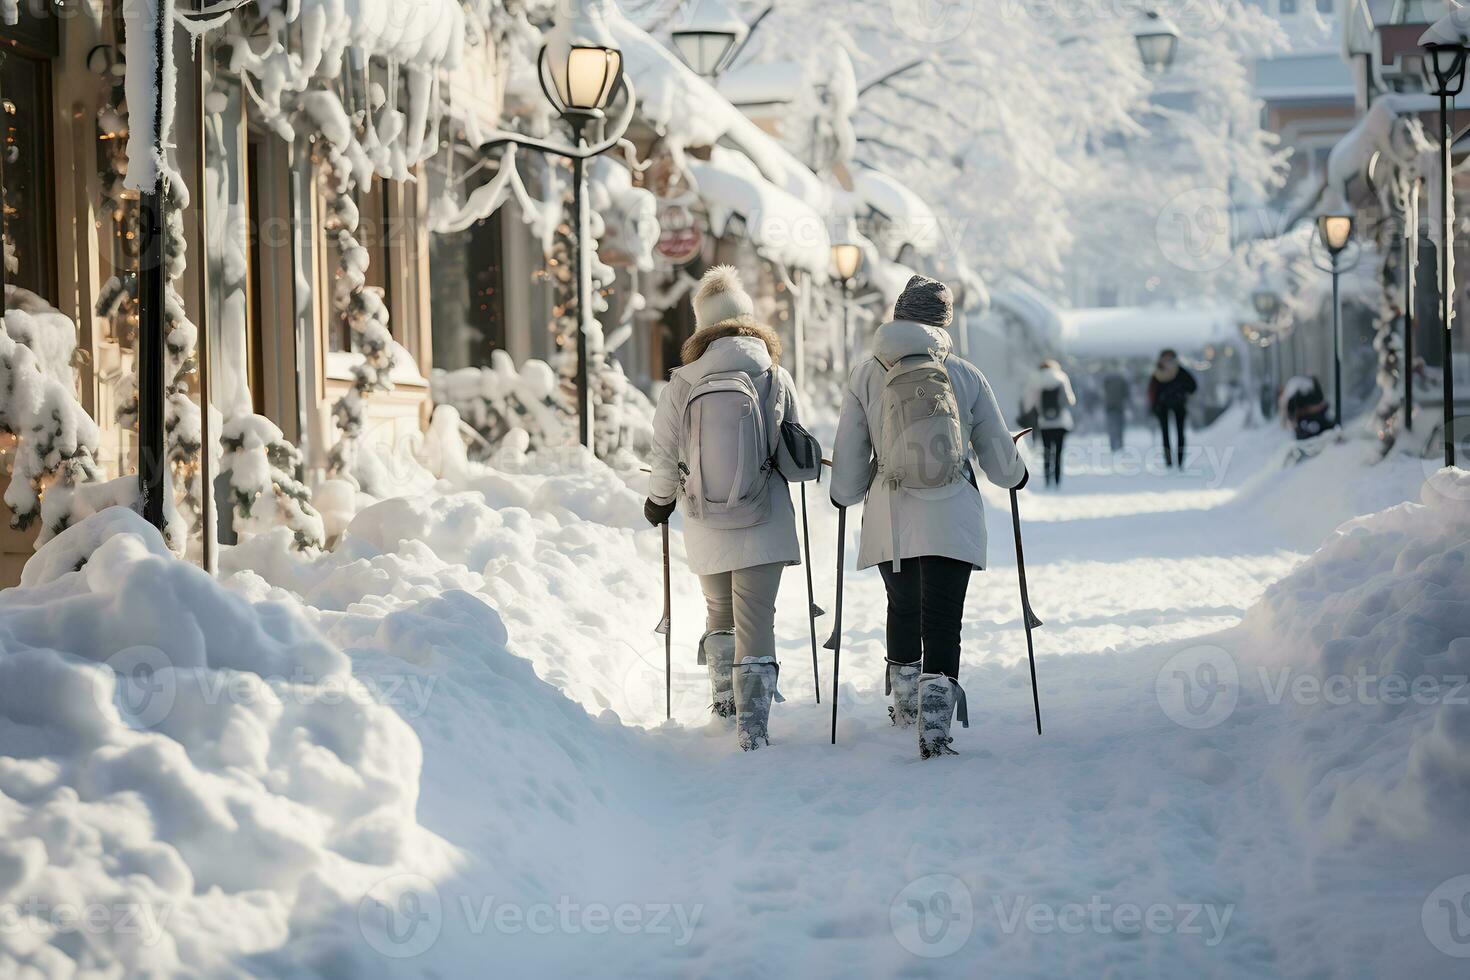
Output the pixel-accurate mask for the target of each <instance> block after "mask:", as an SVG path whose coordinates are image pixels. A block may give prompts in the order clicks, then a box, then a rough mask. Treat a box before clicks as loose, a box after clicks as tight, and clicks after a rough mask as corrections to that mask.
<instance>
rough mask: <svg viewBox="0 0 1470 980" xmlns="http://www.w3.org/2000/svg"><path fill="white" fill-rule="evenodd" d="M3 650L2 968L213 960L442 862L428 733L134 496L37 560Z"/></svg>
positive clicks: (201, 968) (293, 613)
mask: <svg viewBox="0 0 1470 980" xmlns="http://www.w3.org/2000/svg"><path fill="white" fill-rule="evenodd" d="M486 612H487V613H488V610H486ZM490 615H491V616H493V613H490ZM0 648H3V651H4V655H3V656H0V744H3V746H4V755H3V756H0V903H3V905H0V907H5V908H7V909H8V910H13V911H11V915H10V916H9V919H10V920H9V921H7V922H5V923H4V926H5V928H0V975H4V976H15V975H19V974H23V973H24V972H25V971H26V969H28V968H29V969H35V970H37V971H39V973H40V974H41V975H44V976H66V975H71V974H72V973H73V972H74V971H75V972H79V973H81V974H82V975H88V974H89V973H91V972H93V971H96V972H98V973H106V975H109V976H116V975H138V974H141V973H144V972H154V971H156V972H160V973H170V972H194V971H198V972H205V973H207V972H211V971H215V970H220V969H222V968H224V965H225V964H224V962H223V960H224V958H225V957H227V956H230V955H240V954H249V953H252V952H254V951H257V950H268V949H273V948H276V947H279V946H281V945H283V944H284V943H285V942H286V941H287V940H288V938H289V937H290V936H291V935H292V933H293V932H295V931H298V930H303V929H308V928H309V927H310V924H311V923H312V922H313V921H314V920H316V919H317V918H318V915H319V913H320V911H321V910H323V909H329V908H336V907H338V906H340V905H341V903H342V901H343V897H344V896H350V895H352V894H353V892H354V890H355V891H356V893H357V894H358V895H361V894H362V892H363V891H364V889H365V888H366V887H367V883H370V882H373V881H376V880H379V879H381V878H382V877H383V876H384V874H385V873H387V872H389V871H391V870H393V869H396V868H398V867H400V866H403V865H405V864H407V863H408V862H409V861H410V859H411V861H412V864H413V866H414V867H415V868H417V869H419V870H424V869H435V868H446V867H449V866H451V865H452V863H453V854H452V849H450V848H449V847H447V846H446V845H445V844H444V843H443V842H442V841H440V840H438V839H437V838H436V837H434V836H433V835H432V834H429V833H427V832H426V831H424V830H423V829H422V828H420V827H419V826H418V824H417V823H416V821H415V817H414V809H415V805H416V802H417V796H418V787H419V774H420V769H421V766H422V752H421V749H420V745H419V742H418V739H417V738H415V736H414V734H413V732H412V731H411V730H410V728H409V726H408V725H407V724H406V723H405V722H404V721H403V719H402V718H400V717H399V715H398V714H397V713H396V712H395V711H394V710H393V709H392V708H391V707H387V706H384V705H382V704H379V703H378V702H377V700H376V699H375V698H374V696H373V693H372V692H371V691H370V690H369V689H368V688H367V687H366V686H364V685H363V684H362V683H361V682H359V681H358V680H356V679H355V678H354V677H353V675H352V671H351V663H350V661H349V659H348V657H347V656H346V655H345V654H343V653H342V651H341V650H339V649H337V648H336V647H334V646H332V645H331V644H329V643H328V642H326V641H325V640H324V639H323V638H322V637H321V635H320V634H319V633H318V632H317V631H316V630H315V629H314V628H313V627H312V626H311V625H310V624H309V623H308V622H307V621H306V620H305V618H304V617H303V616H302V615H301V613H300V612H299V610H298V609H296V608H295V607H294V606H293V605H292V604H288V603H282V602H273V601H264V602H254V603H252V602H249V601H247V600H245V599H243V598H241V597H239V596H236V595H232V594H230V593H229V592H227V591H226V590H225V589H224V588H222V587H221V586H220V585H219V584H217V583H216V582H215V581H213V580H212V579H211V578H210V577H209V576H208V575H206V574H205V573H204V572H202V571H201V570H199V569H198V568H196V567H194V566H192V565H190V564H188V563H186V562H183V561H180V560H178V559H176V558H174V557H173V556H172V555H170V554H169V553H168V551H167V549H166V548H165V546H164V544H163V541H162V539H161V538H160V537H159V535H158V533H157V532H156V531H155V530H153V529H152V528H151V527H149V526H148V525H147V524H146V523H145V522H144V521H143V520H142V518H141V517H139V516H138V515H136V514H135V513H134V512H132V511H131V510H127V509H123V508H112V509H109V510H106V511H103V512H101V513H99V514H97V515H94V516H92V517H90V518H87V519H86V520H84V521H83V522H81V523H80V524H77V525H75V526H73V527H71V528H69V529H67V530H66V531H64V532H63V533H62V534H60V535H58V536H57V537H56V538H55V539H54V540H53V541H52V542H51V543H50V544H48V545H47V546H46V547H44V548H42V549H41V551H39V552H38V553H37V554H36V556H35V557H34V558H33V559H32V561H31V562H30V563H29V564H28V566H27V568H26V572H25V579H24V583H23V585H22V586H21V587H19V588H16V589H14V590H10V591H8V592H7V593H6V601H5V602H4V603H3V604H0ZM359 945H360V941H359Z"/></svg>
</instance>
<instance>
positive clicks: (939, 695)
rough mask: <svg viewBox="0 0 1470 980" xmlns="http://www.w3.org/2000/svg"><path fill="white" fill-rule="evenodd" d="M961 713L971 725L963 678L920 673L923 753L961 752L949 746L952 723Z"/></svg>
mask: <svg viewBox="0 0 1470 980" xmlns="http://www.w3.org/2000/svg"><path fill="white" fill-rule="evenodd" d="M956 707H958V709H959V710H958V714H959V719H960V724H961V725H962V726H963V727H965V728H969V727H970V711H969V707H968V706H967V705H966V704H965V690H964V688H962V687H960V682H959V681H957V680H955V679H954V678H952V677H948V676H946V675H944V674H921V675H919V708H920V714H921V715H922V716H923V717H922V718H921V723H920V725H919V756H920V757H921V758H924V759H932V758H934V757H935V756H937V755H958V754H959V753H958V752H956V751H955V750H954V749H952V748H950V747H949V743H950V742H951V741H953V740H952V739H951V738H950V737H949V723H950V720H951V719H952V718H953V717H954V716H955V714H956V710H955V709H956Z"/></svg>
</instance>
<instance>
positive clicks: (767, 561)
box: [644, 266, 801, 750]
mask: <svg viewBox="0 0 1470 980" xmlns="http://www.w3.org/2000/svg"><path fill="white" fill-rule="evenodd" d="M754 311H755V307H754V304H753V303H752V302H751V299H750V296H749V295H748V294H747V293H746V292H745V290H744V288H743V287H742V286H741V283H740V277H739V274H738V273H737V272H736V271H735V270H734V269H733V268H731V267H729V266H716V267H714V268H712V269H710V270H709V271H708V272H707V273H705V275H704V278H703V280H702V281H701V283H700V286H699V291H698V292H697V293H696V294H695V296H694V320H695V324H696V326H697V328H698V329H697V330H696V332H695V334H694V336H692V337H690V338H689V339H688V340H687V341H686V342H685V343H684V348H683V351H682V352H681V353H682V356H683V362H684V363H683V366H682V367H680V368H678V369H676V370H675V371H674V373H673V375H672V376H671V377H670V379H669V383H668V384H667V385H666V386H665V387H664V390H663V391H662V393H660V395H659V399H658V408H657V410H656V412H655V413H654V420H653V430H654V431H653V434H654V449H653V465H652V470H653V476H652V479H651V481H650V483H649V494H648V500H647V502H646V503H645V504H644V513H645V515H646V516H647V517H648V520H649V522H650V523H651V524H654V525H658V524H663V523H666V522H667V521H668V520H669V517H670V515H671V514H672V513H673V511H674V507H675V504H676V503H677V502H678V501H680V500H684V501H685V502H686V503H687V504H689V505H690V506H689V508H688V512H686V514H685V521H684V545H685V552H686V555H687V557H688V560H689V568H690V570H691V571H692V572H694V573H695V574H696V575H698V576H699V584H700V587H701V588H702V589H703V590H704V598H705V605H706V619H705V626H706V632H705V634H704V636H703V637H701V638H700V641H699V659H700V662H701V663H703V664H705V665H706V666H707V667H708V668H709V672H710V690H711V693H712V696H713V703H712V705H711V710H712V711H713V712H714V714H715V715H716V716H718V717H721V718H728V717H730V716H732V715H733V716H734V717H735V721H736V731H737V733H738V735H739V741H740V746H741V748H743V749H746V750H749V749H754V748H758V747H759V746H760V743H761V742H765V743H766V744H770V738H769V735H768V733H767V721H768V716H769V712H770V706H771V701H772V699H773V698H774V697H775V696H776V676H777V669H778V668H777V664H776V627H775V619H776V593H777V591H778V589H779V588H780V586H781V572H782V571H783V570H784V569H785V567H786V566H787V565H797V564H800V562H801V549H800V546H799V544H798V542H797V537H796V515H795V511H794V509H793V507H792V504H791V493H790V491H789V489H788V488H787V485H786V481H785V480H784V479H783V478H782V477H781V474H780V473H779V472H778V471H777V470H776V469H775V467H774V466H772V465H770V464H769V462H768V460H769V459H770V456H771V454H772V453H773V452H774V442H773V441H772V442H770V443H769V451H766V452H765V453H764V456H765V458H764V459H761V460H758V461H757V463H758V465H760V472H762V473H764V477H763V478H762V479H763V480H764V483H763V485H762V484H761V483H759V482H757V483H756V484H755V486H756V487H757V494H760V493H763V494H764V495H765V496H764V497H763V498H758V499H755V500H754V501H753V505H752V507H751V508H749V509H750V510H752V511H755V512H757V513H758V514H759V515H760V516H759V518H758V519H757V521H756V522H755V523H750V524H746V525H745V526H721V525H730V524H740V523H742V522H740V521H738V520H716V519H715V518H714V514H713V512H714V511H717V510H718V508H717V507H713V508H710V511H711V512H712V513H710V514H709V515H707V516H700V514H699V513H698V511H699V507H698V503H697V502H696V501H693V500H691V499H690V497H689V495H690V494H693V493H698V492H701V491H702V492H703V493H704V495H705V496H704V498H703V499H705V500H709V499H715V500H716V501H717V503H718V502H723V501H724V500H725V499H726V498H725V496H721V495H719V494H720V493H721V491H717V490H711V489H709V486H708V485H709V484H711V483H714V482H718V481H717V480H716V479H715V478H713V477H711V476H710V474H711V473H712V472H714V471H716V470H719V469H721V464H722V463H725V464H728V461H729V458H730V457H731V456H732V455H733V452H732V450H730V448H729V447H727V446H721V445H716V444H712V443H713V442H714V441H715V440H716V439H717V438H718V437H719V436H720V434H721V426H722V424H732V420H730V419H722V418H719V417H710V413H716V415H717V413H718V412H719V411H721V410H722V409H721V406H732V405H743V407H744V408H745V409H746V410H749V409H750V408H752V407H754V408H755V409H756V410H757V411H758V412H761V413H764V414H765V415H766V417H768V418H770V419H771V425H772V427H774V419H775V417H781V418H785V419H789V420H791V421H797V420H798V418H799V417H800V405H799V403H798V401H797V397H796V385H795V384H794V383H793V382H792V380H791V376H790V375H789V374H787V373H786V369H785V368H783V367H781V365H780V359H781V342H780V340H779V339H778V338H777V337H776V334H775V332H774V331H772V330H771V329H770V328H769V327H766V326H764V325H762V324H760V323H757V322H756V320H755V318H754ZM716 375H718V376H720V378H721V379H723V380H724V381H726V382H729V380H730V379H734V386H733V387H731V388H730V389H729V390H730V391H732V392H736V391H745V390H749V391H751V392H752V393H753V394H754V395H755V404H754V405H753V406H752V405H751V404H749V403H742V402H741V401H740V396H739V395H738V394H736V395H735V398H734V400H731V399H729V398H726V399H725V400H723V401H721V400H718V399H708V400H707V402H708V405H709V407H708V408H703V409H702V410H701V413H702V414H701V415H698V416H696V415H695V414H694V413H692V412H691V411H689V409H690V400H691V396H692V395H694V394H695V393H696V392H700V391H707V390H709V387H710V386H709V384H708V382H709V381H710V380H711V379H713V378H714V377H715V376H716ZM737 376H739V377H737ZM740 377H743V378H745V379H748V381H749V383H750V385H751V388H750V389H745V387H744V382H742V381H740ZM773 386H776V390H774V391H773ZM691 419H700V421H696V422H695V423H694V424H695V425H697V426H700V433H701V435H700V438H699V439H693V440H691V438H690V431H689V430H690V424H691ZM725 431H728V429H726V430H725ZM771 434H772V436H773V437H774V428H772V429H771ZM703 440H710V441H709V442H705V441H703ZM691 444H694V445H698V446H699V447H700V453H699V455H700V456H701V457H702V465H701V460H694V459H687V458H684V457H685V456H686V455H689V449H690V446H691ZM725 468H726V469H727V470H728V469H731V468H732V467H730V466H728V465H727V466H726V467H725ZM733 469H734V471H735V472H739V470H738V467H734V468H733ZM695 474H698V475H699V478H700V480H699V483H698V485H696V482H695V480H694V479H693V477H694V475H695ZM749 475H750V472H749V471H746V477H745V478H746V480H747V481H748V479H749ZM729 482H730V480H729V478H728V476H727V478H726V480H725V483H726V485H727V486H728V485H729ZM711 493H714V494H717V496H716V497H714V498H711V497H710V494H711Z"/></svg>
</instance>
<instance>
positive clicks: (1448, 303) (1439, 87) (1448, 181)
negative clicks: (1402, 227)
mask: <svg viewBox="0 0 1470 980" xmlns="http://www.w3.org/2000/svg"><path fill="white" fill-rule="evenodd" d="M1424 54H1425V58H1424V66H1425V71H1424V75H1425V79H1424V80H1425V82H1426V83H1428V85H1429V86H1430V89H1431V91H1432V92H1433V93H1434V94H1435V95H1437V96H1439V128H1440V135H1439V173H1440V181H1441V185H1440V186H1441V193H1440V215H1439V220H1440V229H1439V293H1440V296H1439V299H1440V328H1441V333H1440V339H1441V342H1442V343H1443V345H1444V465H1446V466H1454V465H1455V436H1454V432H1453V431H1452V430H1453V428H1454V422H1455V362H1454V355H1453V348H1454V345H1453V342H1452V341H1453V335H1452V334H1451V333H1450V318H1451V317H1452V316H1453V315H1454V306H1455V298H1454V293H1453V291H1452V290H1451V289H1450V261H1451V259H1450V256H1451V251H1450V250H1451V249H1453V248H1454V235H1453V234H1452V229H1451V228H1450V225H1451V224H1452V223H1453V221H1454V216H1455V198H1454V194H1455V187H1454V181H1453V180H1452V178H1451V176H1450V143H1451V141H1452V140H1453V139H1454V135H1453V134H1452V133H1451V131H1450V130H1451V126H1450V103H1451V102H1452V101H1453V100H1454V98H1455V96H1457V95H1459V94H1460V90H1461V89H1462V88H1463V87H1464V85H1465V54H1466V48H1465V45H1464V44H1462V43H1460V42H1459V41H1447V42H1438V41H1430V42H1428V43H1426V44H1425V45H1424Z"/></svg>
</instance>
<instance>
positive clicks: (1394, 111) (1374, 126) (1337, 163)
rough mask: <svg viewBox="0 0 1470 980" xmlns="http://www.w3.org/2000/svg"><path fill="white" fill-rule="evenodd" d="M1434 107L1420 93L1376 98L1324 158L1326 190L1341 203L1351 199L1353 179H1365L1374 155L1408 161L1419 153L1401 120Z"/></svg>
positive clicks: (1434, 101)
mask: <svg viewBox="0 0 1470 980" xmlns="http://www.w3.org/2000/svg"><path fill="white" fill-rule="evenodd" d="M1437 104H1438V100H1437V99H1435V97H1434V96H1432V95H1427V94H1424V93H1404V94H1393V95H1384V96H1380V97H1379V98H1378V99H1376V100H1375V101H1374V103H1373V105H1372V106H1371V107H1370V108H1369V109H1368V111H1367V112H1366V113H1364V115H1363V117H1362V118H1361V119H1359V120H1358V121H1357V123H1356V124H1355V125H1354V126H1353V128H1352V129H1350V130H1348V132H1347V133H1346V134H1345V135H1344V136H1343V137H1342V139H1340V140H1338V141H1337V145H1336V146H1334V147H1333V148H1332V151H1331V152H1330V153H1329V154H1328V155H1327V186H1328V188H1329V190H1330V191H1332V192H1334V193H1336V194H1338V195H1339V196H1341V197H1342V198H1343V199H1344V200H1352V199H1353V195H1352V194H1351V193H1350V190H1351V188H1350V187H1349V185H1350V184H1351V183H1352V181H1353V179H1354V178H1355V177H1360V176H1367V174H1368V167H1369V165H1370V163H1371V162H1372V160H1373V157H1374V155H1375V154H1384V155H1385V156H1387V157H1389V158H1392V159H1394V160H1398V161H1401V162H1407V161H1409V160H1412V159H1413V158H1414V157H1415V155H1416V154H1417V153H1418V152H1419V147H1418V146H1417V145H1416V138H1415V131H1413V130H1411V129H1406V128H1405V127H1404V126H1403V125H1401V124H1400V123H1401V120H1402V119H1403V118H1404V117H1405V116H1413V115H1415V114H1417V113H1420V112H1424V111H1426V110H1428V109H1431V108H1433V107H1434V106H1435V105H1437ZM1419 139H1421V140H1422V137H1420V138H1419Z"/></svg>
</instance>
